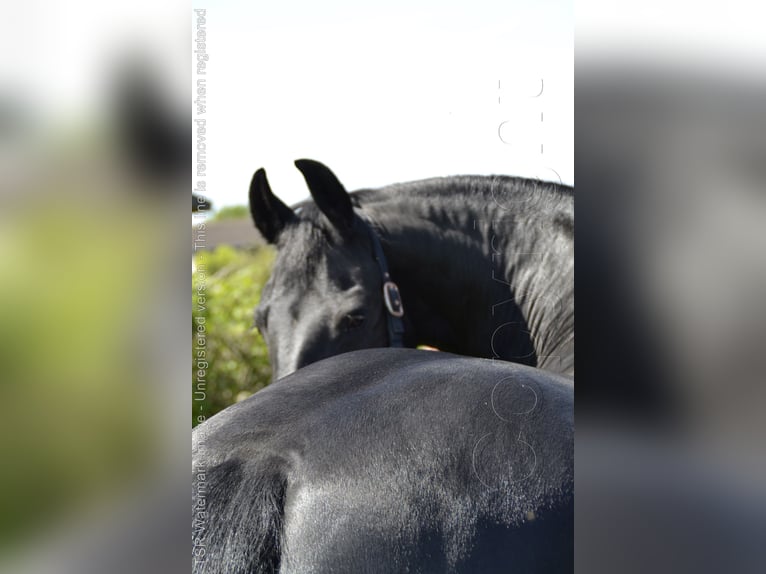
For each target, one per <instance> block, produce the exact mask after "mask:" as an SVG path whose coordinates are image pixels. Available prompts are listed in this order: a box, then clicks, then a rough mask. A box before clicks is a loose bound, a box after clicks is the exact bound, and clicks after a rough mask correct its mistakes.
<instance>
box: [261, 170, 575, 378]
mask: <svg viewBox="0 0 766 574" xmlns="http://www.w3.org/2000/svg"><path fill="white" fill-rule="evenodd" d="M296 166H297V167H298V169H299V170H300V171H301V172H302V173H303V175H304V177H305V179H306V182H307V184H308V188H309V191H310V192H311V195H312V197H313V199H314V201H308V202H305V203H303V204H300V205H299V206H297V207H296V208H295V209H294V210H293V209H291V208H289V207H287V206H286V205H284V204H283V203H282V202H281V201H280V200H279V199H278V198H277V197H276V196H275V195H274V194H273V193H272V191H271V188H270V187H269V183H268V181H267V179H266V174H265V172H264V171H263V170H262V169H261V170H258V171H257V172H256V173H255V175H254V176H253V180H252V183H251V187H250V209H251V212H252V216H253V220H254V222H255V225H256V227H257V228H258V229H259V231H260V232H261V234H262V235H263V236H264V237H265V238H266V240H268V241H269V242H270V243H272V244H274V245H275V246H276V247H277V258H276V262H275V264H274V268H273V271H272V274H271V277H270V279H269V281H268V282H267V284H266V286H265V287H264V289H263V292H262V295H261V302H260V305H259V307H258V309H257V311H256V317H255V321H256V325H257V326H258V328H259V329H260V331H261V332H262V334H263V335H264V338H265V339H266V343H267V345H268V347H269V352H270V355H271V364H272V368H273V370H274V375H275V378H278V377H281V376H284V375H286V374H288V373H290V372H292V371H294V370H295V369H298V368H300V367H302V366H304V365H307V364H309V363H311V362H314V361H317V360H319V359H322V358H325V357H329V356H332V355H336V354H339V353H343V352H347V351H352V350H355V349H362V348H370V347H385V346H388V345H389V344H391V343H392V341H391V339H392V336H391V328H390V325H389V321H391V318H390V313H389V312H388V311H387V309H386V306H385V304H384V295H383V292H382V289H381V287H382V285H383V283H384V277H383V272H382V270H381V265H380V258H379V257H376V254H375V249H374V244H373V240H374V238H375V237H377V238H378V239H379V242H380V245H381V246H382V251H383V259H385V260H386V261H387V267H388V270H389V271H390V278H391V280H392V281H394V282H395V283H396V284H398V287H399V291H400V293H401V299H402V301H403V307H404V316H403V317H402V319H401V320H402V321H403V330H404V333H403V344H404V346H407V347H415V346H417V345H421V344H423V345H430V346H433V347H436V348H438V349H440V350H443V351H449V352H453V353H457V354H461V355H469V356H474V357H487V358H497V359H503V360H507V361H515V362H519V363H523V364H527V365H531V366H537V367H540V368H542V369H545V370H548V371H552V372H556V373H563V374H568V375H572V374H573V372H574V296H573V291H574V285H573V270H574V263H573V250H574V247H573V228H574V211H573V190H572V188H569V187H566V186H562V185H555V184H552V183H543V182H540V181H536V180H527V179H521V178H515V177H507V176H455V177H445V178H435V179H428V180H423V181H416V182H410V183H401V184H395V185H390V186H387V187H383V188H381V189H366V190H360V191H357V192H354V193H350V194H349V193H347V192H346V190H345V189H344V187H343V186H342V185H341V183H340V182H339V181H338V179H337V178H336V177H335V175H334V174H333V173H332V172H331V171H330V170H329V169H328V168H327V167H325V166H324V165H322V164H320V163H318V162H315V161H312V160H298V161H297V162H296ZM373 234H374V236H373Z"/></svg>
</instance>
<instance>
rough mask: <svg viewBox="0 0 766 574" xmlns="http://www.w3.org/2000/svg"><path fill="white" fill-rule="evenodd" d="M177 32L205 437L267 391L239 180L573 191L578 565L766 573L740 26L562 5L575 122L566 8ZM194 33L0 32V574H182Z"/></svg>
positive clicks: (113, 14) (335, 8)
mask: <svg viewBox="0 0 766 574" xmlns="http://www.w3.org/2000/svg"><path fill="white" fill-rule="evenodd" d="M195 6H196V7H198V8H200V7H202V8H207V9H208V31H209V36H208V42H209V44H208V48H209V51H210V55H211V60H210V62H209V66H210V67H209V70H210V87H211V92H210V95H209V100H208V104H209V110H210V111H209V120H210V122H209V125H208V128H209V130H210V131H209V140H208V143H209V150H210V151H209V161H208V165H209V176H208V178H207V180H208V191H209V193H208V194H206V195H209V196H207V197H206V199H207V201H209V203H210V205H205V204H204V202H202V201H200V202H197V207H202V213H201V214H199V213H200V212H198V215H197V216H195V218H194V219H193V222H197V223H198V222H200V221H204V222H205V224H206V225H209V226H210V229H209V234H208V236H207V237H206V241H205V243H206V248H205V250H204V257H205V258H206V261H205V264H206V286H207V294H208V295H209V296H210V298H211V304H210V305H209V307H208V309H209V311H207V312H206V315H205V319H206V322H207V328H208V333H209V334H210V335H211V336H212V338H211V339H210V340H211V342H213V341H214V347H211V353H214V355H213V356H212V357H211V360H210V365H212V367H210V369H208V375H209V377H208V381H209V386H208V388H207V391H208V392H207V393H206V396H205V399H204V412H205V414H206V415H208V416H209V415H210V414H212V413H213V412H215V411H217V410H219V409H220V408H223V407H224V406H225V405H227V404H230V403H231V402H235V401H236V400H240V399H241V398H244V397H245V396H247V395H248V394H249V393H251V392H253V391H254V390H255V389H257V388H259V385H263V384H267V383H268V364H267V363H266V359H265V355H264V354H263V351H262V346H259V345H261V343H260V340H259V339H258V336H257V334H255V333H254V332H253V331H252V330H251V329H250V326H251V318H252V315H251V312H252V308H253V307H254V306H255V304H256V303H257V299H258V295H259V290H260V286H261V285H262V283H263V281H264V280H265V278H266V277H267V276H268V269H269V265H270V258H271V257H272V256H273V255H272V254H271V253H270V252H269V251H268V250H267V249H263V248H262V247H260V246H259V238H258V237H257V235H256V234H255V232H254V231H253V232H252V234H251V233H250V231H249V222H247V219H246V217H244V218H243V216H244V215H245V213H246V212H244V211H243V209H242V207H241V206H242V205H243V204H244V203H245V202H246V190H247V184H248V182H249V178H250V176H251V175H252V172H253V171H254V170H255V169H257V168H258V167H266V168H267V170H268V173H269V177H270V180H271V183H272V186H273V187H274V190H275V192H276V193H277V194H278V195H280V196H281V197H282V198H283V199H284V200H285V201H286V202H288V203H289V202H293V201H297V200H299V199H301V198H303V197H305V195H306V192H305V187H304V185H303V182H302V180H301V179H300V175H299V173H298V172H297V170H295V169H294V167H293V166H292V161H293V160H294V159H296V158H298V157H313V158H315V159H318V160H321V161H323V162H325V163H327V164H328V165H329V166H330V167H331V168H332V169H334V170H335V171H336V173H337V174H338V176H339V177H340V179H341V181H343V182H344V184H346V186H347V187H348V188H349V189H354V188H357V187H362V186H375V185H383V184H386V183H391V182H394V181H401V180H407V179H414V178H418V177H428V176H433V175H448V174H450V173H510V174H517V175H526V176H530V177H540V178H542V179H551V180H561V181H563V182H564V183H570V184H573V183H574V173H575V169H576V171H577V175H578V182H577V192H576V193H577V199H576V210H577V217H578V220H579V223H578V230H577V251H578V255H577V265H576V268H577V272H576V289H577V308H578V317H579V318H580V319H581V320H580V321H578V331H579V333H578V338H579V340H580V343H579V350H578V363H579V364H578V380H577V386H576V389H577V390H576V393H577V399H576V404H577V421H578V422H577V424H578V434H577V449H576V452H577V454H576V457H577V459H576V467H577V501H578V502H577V525H576V526H577V540H576V548H577V556H576V559H577V563H578V571H582V572H588V573H591V572H610V573H611V572H632V571H636V572H639V571H670V572H674V573H675V572H687V571H688V572H707V571H710V572H763V571H764V570H765V568H764V566H766V559H764V558H765V557H764V552H765V551H766V548H765V547H764V546H763V544H762V538H763V536H762V533H763V532H766V528H765V527H766V504H765V503H766V496H764V495H765V494H766V493H764V484H766V480H764V479H765V478H766V474H765V473H764V470H765V469H764V462H766V461H764V450H763V446H762V445H763V444H764V442H763V438H764V433H763V431H764V428H763V421H764V416H763V413H764V412H766V410H765V408H766V405H765V404H764V388H765V387H764V381H763V378H764V376H763V372H764V370H763V357H766V353H765V352H764V351H766V348H764V346H765V342H766V337H764V335H766V317H765V316H764V310H765V309H766V305H764V293H765V292H766V291H764V287H766V268H765V267H766V257H764V253H765V250H764V247H765V246H766V239H765V237H764V234H766V226H764V225H763V223H764V215H766V193H764V192H765V191H766V190H765V189H764V183H763V182H764V178H763V177H762V176H763V175H764V166H766V162H765V161H764V160H766V157H765V155H766V142H764V134H766V131H764V127H766V126H763V123H764V119H766V114H765V113H764V111H765V110H764V109H763V107H764V102H765V101H766V99H765V98H764V96H766V93H765V91H766V89H765V86H764V76H763V70H764V69H766V68H765V67H764V61H765V60H766V57H765V56H766V46H764V42H763V39H762V35H760V34H759V33H758V32H759V31H758V29H757V28H758V25H759V20H758V18H756V17H754V15H753V14H752V13H751V8H750V7H749V6H747V5H742V6H739V5H738V3H737V2H735V3H729V4H727V5H726V6H717V7H714V6H711V7H708V8H705V7H701V6H698V5H691V4H690V3H685V2H680V3H674V4H666V3H665V4H662V5H660V4H658V3H652V2H649V3H642V4H641V5H640V6H638V5H636V6H631V7H630V10H624V9H622V8H618V7H615V6H614V5H612V4H607V3H604V2H593V1H590V0H589V1H587V2H578V3H577V24H576V30H577V53H576V56H577V81H576V83H575V84H574V87H575V89H576V98H575V106H572V85H573V64H572V37H573V33H572V29H573V18H574V16H573V13H574V12H573V10H574V8H573V6H572V4H571V3H567V2H553V1H551V2H535V3H526V2H525V3H514V2H503V3H492V2H479V3H471V4H470V5H469V4H468V3H457V2H447V3H444V2H442V3H438V4H437V3H429V2H420V3H417V5H413V4H407V5H404V4H401V5H400V4H392V5H387V6H386V7H385V9H384V8H383V7H380V8H379V9H373V8H365V9H363V8H361V7H359V6H357V5H352V4H350V3H345V4H344V3H343V2H333V3H331V4H327V3H324V4H322V5H321V6H320V5H310V6H309V5H308V4H307V3H303V4H301V3H296V2H287V3H284V2H283V3H279V4H277V3H269V2H259V3H257V4H253V5H252V6H248V7H241V8H240V7H239V6H238V7H237V9H235V8H234V4H233V3H231V5H228V4H227V3H225V2H217V3H216V5H215V6H212V5H211V6H204V5H202V4H199V5H197V4H195ZM191 8H192V7H191V6H190V5H189V4H186V3H178V2H175V1H173V2H169V3H162V4H157V3H151V4H150V3H148V2H144V1H139V2H134V3H131V4H129V5H124V6H122V5H121V6H116V5H106V4H97V3H95V2H85V1H82V0H77V1H74V2H69V3H66V4H61V3H53V2H42V1H40V0H33V1H30V2H25V3H23V4H18V3H17V4H16V5H8V6H6V7H5V8H4V14H3V18H4V23H5V26H4V33H3V41H4V42H5V44H4V46H3V48H4V49H3V50H2V51H1V53H2V59H0V66H1V67H0V71H1V72H2V74H1V75H0V78H2V81H1V82H0V190H1V191H0V193H1V195H0V197H2V208H0V255H2V256H1V257H0V268H2V273H1V275H0V359H2V362H0V365H1V366H2V367H1V369H2V370H1V371H0V372H1V373H2V375H1V376H0V380H1V381H2V388H3V399H4V401H3V405H4V407H5V408H4V409H3V417H1V418H0V420H2V423H0V425H2V426H0V454H1V455H2V457H1V458H0V460H2V461H3V462H2V472H0V571H8V572H73V573H79V574H84V573H88V572H104V571H106V572H136V571H142V572H175V571H186V569H187V568H188V565H189V562H188V490H187V489H188V460H189V450H188V448H189V442H188V438H189V436H188V435H189V433H188V429H189V418H188V417H189V412H190V409H191V406H192V401H191V397H190V393H189V368H188V367H189V347H188V341H189V340H188V339H187V338H186V337H187V334H188V332H189V331H188V329H189V299H188V281H189V259H188V257H189V219H188V217H189V214H188V204H189V191H190V189H189V184H190V179H189V175H190V174H189V171H187V170H188V168H189V163H188V162H189V151H190V148H189V147H187V146H189V144H190V142H189V138H190V136H192V135H193V133H192V128H193V124H191V123H190V122H188V113H189V111H190V110H191V111H193V108H191V103H192V98H190V97H189V95H190V92H189V88H190V82H191V81H192V67H191V66H190V60H189V58H190V56H191V50H192V48H193V44H192V42H191V39H192V38H193V34H194V20H193V17H194V14H193V12H192V10H191ZM213 88H215V89H213ZM541 89H542V90H543V91H542V94H541V93H540V90H541ZM539 112H543V114H544V117H545V120H544V121H541V122H539V123H538V121H537V118H538V113H539ZM575 116H576V126H577V130H576V132H575V137H574V141H576V144H577V147H576V154H573V153H572V150H573V138H572V133H573V125H574V121H575ZM541 124H542V125H541ZM539 144H543V148H542V149H543V150H544V151H543V152H542V153H538V152H539V151H540V147H539ZM192 159H194V156H193V155H192ZM575 159H576V165H575ZM193 232H194V231H193ZM219 232H220V233H219ZM201 253H203V252H200V253H197V254H196V255H194V256H193V265H197V264H198V258H199V257H200V254H201ZM197 268H198V266H197ZM194 277H196V279H194ZM194 280H196V281H199V274H198V273H197V274H193V281H194ZM213 303H214V304H213ZM195 318H196V316H193V321H194V319H195ZM193 324H194V323H193ZM192 422H193V423H194V422H195V418H194V417H193V420H192Z"/></svg>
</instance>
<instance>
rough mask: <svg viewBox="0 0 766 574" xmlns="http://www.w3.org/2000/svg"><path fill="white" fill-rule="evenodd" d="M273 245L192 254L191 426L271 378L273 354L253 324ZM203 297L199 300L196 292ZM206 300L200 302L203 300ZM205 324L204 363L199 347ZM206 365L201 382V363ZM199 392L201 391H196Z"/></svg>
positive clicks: (244, 396) (230, 248)
mask: <svg viewBox="0 0 766 574" xmlns="http://www.w3.org/2000/svg"><path fill="white" fill-rule="evenodd" d="M273 262H274V251H273V249H271V248H270V247H261V248H258V249H255V250H250V251H248V250H236V249H234V248H232V247H229V246H226V245H223V246H219V247H218V248H216V249H215V251H212V252H207V251H200V252H198V253H196V254H195V256H194V273H193V275H192V426H196V425H197V424H198V423H199V422H200V421H201V420H202V419H201V418H199V417H200V415H202V417H204V418H209V417H211V416H212V415H214V414H215V413H217V412H218V411H220V410H222V409H224V408H226V407H227V406H229V405H231V404H233V403H235V402H238V401H241V400H243V399H245V398H247V397H249V396H250V395H251V394H253V393H254V392H256V391H257V390H259V389H262V388H263V387H265V386H266V385H268V384H269V382H270V381H271V366H270V364H269V354H268V350H267V348H266V344H265V343H264V341H263V338H262V337H261V336H260V335H259V334H258V332H257V330H256V329H254V327H253V311H254V309H255V307H256V305H257V304H258V301H259V299H260V296H261V290H262V288H263V285H264V284H265V283H266V280H267V279H268V278H269V274H270V273H271V266H272V264H273ZM200 294H202V295H204V299H198V295H200ZM200 302H202V304H200ZM200 324H203V325H204V332H203V334H204V338H205V344H204V349H205V351H206V356H205V357H204V359H205V360H206V363H201V362H200V358H199V357H198V356H197V351H198V350H200V349H202V346H200V345H199V344H198V339H197V336H196V335H197V329H198V325H200ZM200 366H202V367H203V371H204V374H203V375H202V379H203V381H202V384H200V381H198V367H200ZM195 391H201V392H195Z"/></svg>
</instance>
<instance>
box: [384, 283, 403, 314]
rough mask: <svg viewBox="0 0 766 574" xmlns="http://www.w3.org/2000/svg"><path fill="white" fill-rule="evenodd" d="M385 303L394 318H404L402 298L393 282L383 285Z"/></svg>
mask: <svg viewBox="0 0 766 574" xmlns="http://www.w3.org/2000/svg"><path fill="white" fill-rule="evenodd" d="M383 301H385V303H386V309H388V312H389V313H390V314H391V315H392V316H393V317H402V316H404V306H403V305H402V296H401V295H400V294H399V287H397V286H396V283H394V282H393V281H386V282H385V283H383Z"/></svg>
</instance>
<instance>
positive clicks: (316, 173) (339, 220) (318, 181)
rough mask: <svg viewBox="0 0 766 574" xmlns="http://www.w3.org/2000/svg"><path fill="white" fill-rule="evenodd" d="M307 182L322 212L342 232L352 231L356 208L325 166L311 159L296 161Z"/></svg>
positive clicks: (296, 165)
mask: <svg viewBox="0 0 766 574" xmlns="http://www.w3.org/2000/svg"><path fill="white" fill-rule="evenodd" d="M295 167H297V168H298V169H299V170H300V172H301V173H302V174H303V178H304V179H305V180H306V185H308V187H309V191H310V192H311V197H313V198H314V203H316V204H317V207H319V209H320V211H321V212H322V213H324V214H325V216H327V219H329V220H330V223H332V224H333V225H334V226H335V227H336V228H337V229H338V230H340V231H341V232H347V231H350V230H351V228H352V227H353V225H354V208H353V207H352V205H351V197H350V196H349V194H348V192H347V191H346V189H345V188H344V187H343V184H342V183H341V182H340V181H338V178H337V177H335V174H334V173H333V172H331V171H330V169H329V168H328V167H327V166H325V165H324V164H321V163H319V162H318V161H314V160H311V159H299V160H296V161H295Z"/></svg>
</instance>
